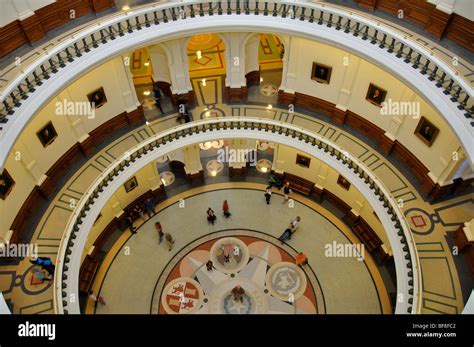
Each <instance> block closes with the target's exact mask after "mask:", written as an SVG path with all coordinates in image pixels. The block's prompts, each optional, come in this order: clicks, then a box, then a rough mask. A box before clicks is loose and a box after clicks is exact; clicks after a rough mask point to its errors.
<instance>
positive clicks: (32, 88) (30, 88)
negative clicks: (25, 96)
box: [25, 77, 36, 93]
mask: <svg viewBox="0 0 474 347" xmlns="http://www.w3.org/2000/svg"><path fill="white" fill-rule="evenodd" d="M25 82H26V86H27V87H28V91H29V92H31V93H32V92H34V91H35V90H36V89H35V88H34V86H33V84H32V83H31V82H30V80H29V77H26V78H25Z"/></svg>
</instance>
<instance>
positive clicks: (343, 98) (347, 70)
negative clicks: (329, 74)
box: [332, 54, 360, 124]
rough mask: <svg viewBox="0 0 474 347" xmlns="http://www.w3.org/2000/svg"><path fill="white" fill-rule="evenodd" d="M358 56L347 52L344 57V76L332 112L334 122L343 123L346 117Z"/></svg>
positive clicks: (358, 63) (356, 70)
mask: <svg viewBox="0 0 474 347" xmlns="http://www.w3.org/2000/svg"><path fill="white" fill-rule="evenodd" d="M346 59H347V60H346ZM359 65H360V58H359V57H356V56H355V55H352V54H349V55H348V56H346V57H344V61H343V64H342V67H343V71H344V78H343V81H342V86H341V89H340V90H339V93H338V96H337V103H336V106H335V109H334V110H333V112H332V116H333V118H334V120H335V121H336V123H338V124H344V123H345V122H346V117H347V105H348V104H349V100H350V98H351V90H352V88H353V86H354V83H355V81H356V78H357V74H358V72H359Z"/></svg>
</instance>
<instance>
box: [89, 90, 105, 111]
mask: <svg viewBox="0 0 474 347" xmlns="http://www.w3.org/2000/svg"><path fill="white" fill-rule="evenodd" d="M87 98H88V99H89V102H90V103H93V105H95V108H99V107H102V106H103V105H104V104H106V103H107V97H106V96H105V92H104V88H102V87H100V88H99V89H97V90H96V91H94V92H92V93H90V94H88V95H87Z"/></svg>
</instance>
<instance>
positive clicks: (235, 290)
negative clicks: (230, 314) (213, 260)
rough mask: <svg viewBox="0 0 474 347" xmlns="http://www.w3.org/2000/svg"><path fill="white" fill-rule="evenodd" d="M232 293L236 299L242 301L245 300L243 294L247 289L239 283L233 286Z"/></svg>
mask: <svg viewBox="0 0 474 347" xmlns="http://www.w3.org/2000/svg"><path fill="white" fill-rule="evenodd" d="M231 293H232V296H233V297H234V300H235V301H240V302H243V301H244V298H243V296H244V294H245V290H244V288H242V287H241V286H239V285H237V286H235V287H234V288H232V290H231Z"/></svg>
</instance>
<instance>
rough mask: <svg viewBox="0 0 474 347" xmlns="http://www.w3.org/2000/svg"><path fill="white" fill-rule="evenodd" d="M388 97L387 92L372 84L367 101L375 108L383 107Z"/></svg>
mask: <svg viewBox="0 0 474 347" xmlns="http://www.w3.org/2000/svg"><path fill="white" fill-rule="evenodd" d="M386 96H387V91H386V90H384V89H382V88H380V87H378V86H376V85H375V84H372V83H370V85H369V89H368V90H367V96H366V97H365V99H366V100H367V101H368V102H370V103H371V104H373V105H375V106H378V107H382V103H383V102H384V101H385V97H386Z"/></svg>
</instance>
